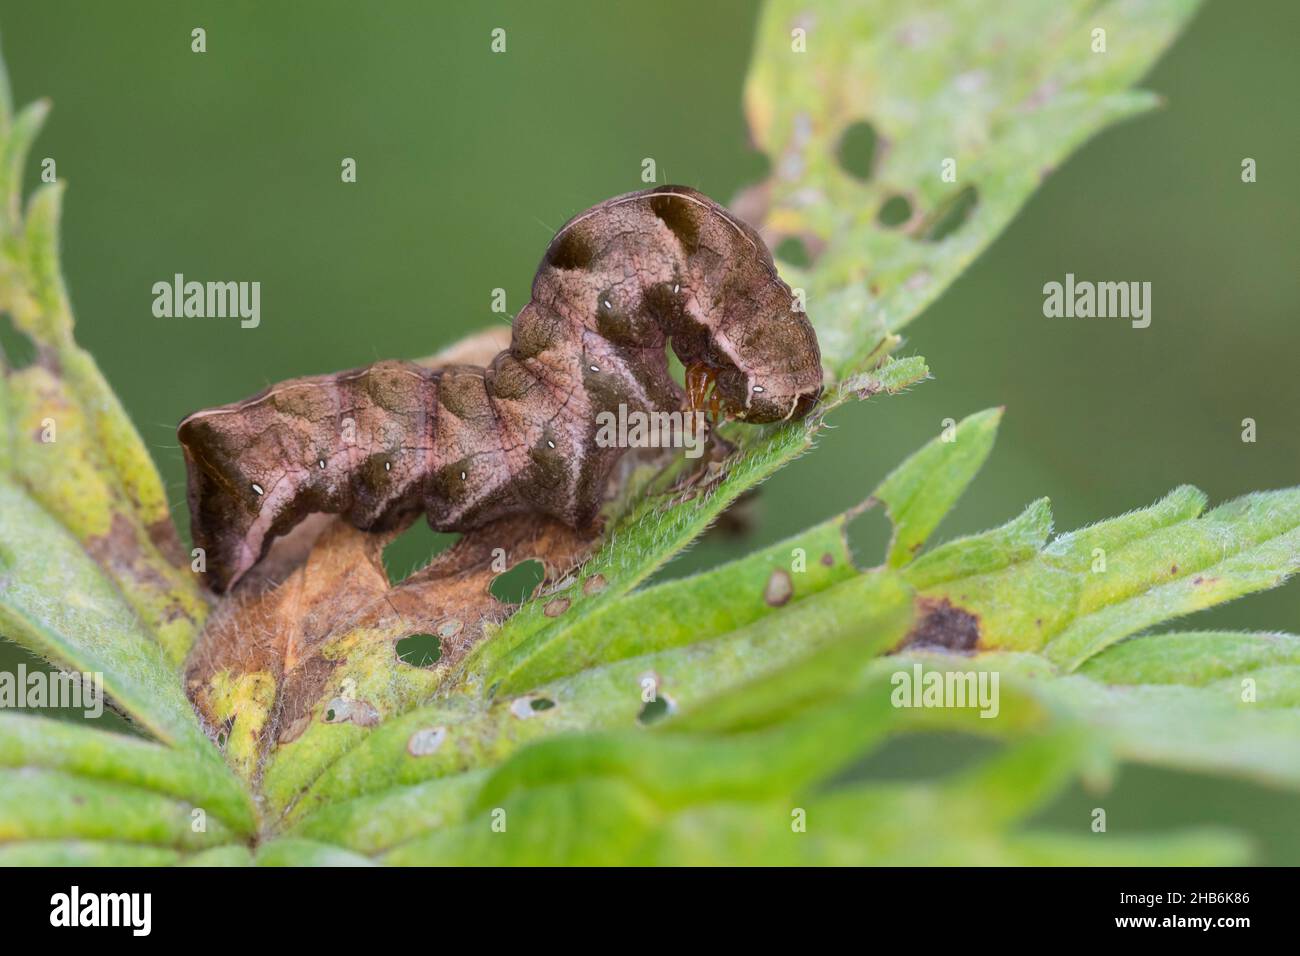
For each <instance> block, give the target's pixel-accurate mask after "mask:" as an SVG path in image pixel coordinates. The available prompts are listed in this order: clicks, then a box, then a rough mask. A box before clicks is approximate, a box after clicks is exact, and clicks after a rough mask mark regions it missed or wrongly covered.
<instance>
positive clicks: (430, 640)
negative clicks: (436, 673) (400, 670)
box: [397, 634, 442, 667]
mask: <svg viewBox="0 0 1300 956" xmlns="http://www.w3.org/2000/svg"><path fill="white" fill-rule="evenodd" d="M397 657H398V660H400V661H401V662H402V663H403V664H410V665H411V666H412V667H429V666H431V665H433V664H436V663H438V661H439V660H441V659H442V641H440V640H438V635H437V634H412V635H411V636H410V637H404V638H402V639H401V640H400V641H398V642H397Z"/></svg>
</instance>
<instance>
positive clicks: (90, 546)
mask: <svg viewBox="0 0 1300 956" xmlns="http://www.w3.org/2000/svg"><path fill="white" fill-rule="evenodd" d="M45 109H46V106H45V105H44V104H38V105H37V106H35V107H31V108H29V109H28V110H26V111H24V112H23V113H21V114H20V115H19V117H18V118H17V119H16V120H15V121H14V123H13V124H12V126H10V127H8V129H7V130H5V131H4V132H3V133H2V134H0V154H2V155H3V157H4V162H3V163H0V170H3V171H4V172H0V176H5V177H7V178H6V179H5V180H4V181H3V182H0V190H3V197H4V201H5V204H6V208H7V210H8V212H7V214H6V219H5V220H4V221H3V222H0V238H2V239H3V241H0V308H3V309H4V310H5V311H6V312H8V313H9V315H10V316H11V317H12V318H13V321H14V325H15V326H16V327H17V328H18V330H19V331H21V332H24V333H26V334H27V335H28V337H30V338H31V339H32V341H33V343H34V344H35V345H36V348H37V358H36V361H35V362H33V364H31V365H30V366H28V367H26V368H22V369H10V368H8V367H6V366H5V365H4V363H3V361H2V359H0V373H2V374H3V379H2V380H0V483H3V488H4V491H3V494H4V496H5V499H6V505H5V513H6V517H7V518H8V519H10V520H6V521H5V522H4V524H3V525H0V555H5V556H6V560H8V562H9V563H10V564H14V563H17V564H18V565H19V566H24V567H25V566H26V565H27V564H28V563H29V558H30V560H31V562H36V561H39V560H40V556H39V555H36V554H35V553H34V552H33V551H32V548H33V547H34V546H35V545H34V541H38V540H39V539H40V536H41V535H43V534H47V533H49V529H50V525H51V524H52V523H53V522H57V523H58V524H61V525H62V526H63V528H66V529H67V532H69V533H70V534H71V535H72V536H73V538H74V539H75V540H76V542H77V544H78V545H79V548H80V550H81V552H82V553H81V554H80V555H78V556H76V558H75V562H74V564H75V567H74V568H69V569H68V573H67V574H65V575H63V577H64V578H65V579H71V580H70V581H68V582H60V581H57V580H46V581H44V583H43V586H44V587H45V588H46V589H47V590H46V593H47V594H50V595H54V594H59V593H60V592H59V591H57V590H55V588H56V587H57V586H58V585H59V584H60V583H72V584H73V586H74V588H76V589H77V590H80V589H81V588H80V587H79V585H78V583H79V582H84V581H87V580H89V578H90V577H91V576H92V572H91V570H90V568H92V567H94V566H95V565H98V566H99V568H100V569H102V571H103V573H104V574H105V575H106V576H107V577H108V579H109V580H110V581H111V583H112V585H113V587H114V589H115V591H117V592H118V594H117V596H116V597H115V599H114V601H113V604H114V605H120V604H121V603H122V599H123V598H125V602H126V605H127V607H128V608H129V610H130V611H131V612H132V613H133V614H134V616H136V617H137V618H138V622H137V623H134V624H133V625H132V629H133V630H135V631H137V633H138V634H139V635H140V639H145V640H148V641H151V642H154V643H156V644H157V645H158V646H159V647H160V648H161V650H162V653H163V657H164V659H165V661H166V663H167V664H168V666H169V668H170V669H172V673H173V674H174V672H175V668H177V667H178V666H179V664H180V662H181V661H182V660H183V658H184V656H185V654H186V652H187V651H188V649H189V647H190V644H191V643H192V642H193V640H194V637H195V635H196V634H197V632H198V628H199V626H200V625H201V623H202V621H203V619H204V618H205V616H206V614H207V604H206V602H205V600H204V598H203V597H202V596H201V593H200V591H199V587H198V583H197V579H196V575H194V574H193V573H191V572H190V570H189V568H188V566H187V564H186V563H185V562H184V559H183V557H182V554H181V548H180V540H179V538H178V537H177V535H176V531H175V528H174V527H173V526H172V523H171V515H170V511H169V509H168V505H167V497H166V493H165V490H164V488H163V486H162V481H161V480H160V478H159V476H158V472H157V469H156V468H155V467H154V464H153V461H152V460H151V459H150V457H149V455H148V452H147V451H146V449H145V446H144V443H143V441H142V440H141V439H140V436H139V434H138V433H137V432H136V430H135V428H134V427H133V426H132V425H131V422H130V421H129V419H128V418H127V417H126V413H125V411H124V410H123V409H122V407H121V404H120V402H119V401H118V400H117V397H116V396H115V395H114V394H113V391H112V389H110V388H109V386H108V384H107V383H106V382H105V381H104V379H103V376H102V375H101V374H100V373H99V369H98V368H97V367H96V365H95V362H94V360H93V359H91V358H90V356H89V355H87V354H86V353H85V352H84V351H82V350H81V349H80V348H79V347H78V346H77V344H76V342H75V341H74V339H73V335H72V324H73V323H72V310H71V306H70V304H69V301H68V295H67V291H66V289H65V288H64V284H63V277H62V271H61V268H60V265H59V215H60V202H61V197H62V193H63V187H62V184H50V185H46V186H42V187H41V188H40V189H38V190H37V191H36V193H35V195H34V196H33V197H32V199H31V201H30V203H29V204H28V206H27V213H26V216H25V218H19V209H20V208H21V197H20V195H19V192H18V190H19V186H20V184H21V178H22V176H21V164H22V161H23V158H24V157H25V156H26V153H27V150H28V148H29V146H30V141H31V139H32V138H33V137H34V136H35V134H36V132H37V130H38V129H39V126H40V121H41V119H42V118H43V116H44V113H45ZM19 499H23V500H22V502H20V501H19ZM60 552H61V554H63V555H65V556H67V557H69V559H70V560H71V559H72V556H71V555H70V554H69V553H68V551H67V549H66V548H60ZM18 555H21V556H22V559H23V560H22V561H16V556H18ZM27 583H30V577H29V578H28V580H27V581H24V582H20V583H18V584H15V583H13V582H11V581H5V582H0V608H3V610H2V611H0V615H2V616H0V622H3V624H4V626H5V627H6V633H5V636H7V637H10V638H12V639H14V640H17V641H19V642H21V643H25V644H26V645H27V646H29V647H31V648H32V649H33V650H35V651H36V652H37V653H42V654H50V653H51V651H52V649H54V648H55V647H56V646H57V647H58V648H60V649H65V648H74V649H75V648H76V646H77V645H79V644H81V643H82V642H89V643H95V642H97V641H98V638H97V637H96V635H94V634H93V633H86V632H82V631H77V630H72V631H63V632H58V627H66V626H68V625H70V624H73V623H74V622H72V621H71V620H70V619H69V618H68V617H67V616H64V617H63V619H62V620H60V621H59V622H58V625H57V627H56V624H55V622H54V621H53V620H45V619H42V618H41V617H40V616H39V614H40V613H41V612H40V611H39V609H34V608H33V606H32V602H31V601H30V600H29V601H28V602H27V604H26V605H25V606H15V604H14V601H15V595H17V596H18V599H21V598H23V597H24V596H25V594H26V590H25V588H26V584H27ZM74 593H75V591H74ZM33 613H36V614H37V616H36V617H35V618H31V615H32V614H33ZM106 613H107V612H106ZM89 621H90V623H92V624H93V618H90V619H89ZM132 642H133V643H135V640H134V639H133V641H132ZM55 660H56V661H58V662H60V663H69V660H68V658H64V657H56V658H55ZM173 682H174V681H173Z"/></svg>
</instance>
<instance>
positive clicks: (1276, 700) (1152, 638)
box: [1079, 631, 1300, 706]
mask: <svg viewBox="0 0 1300 956" xmlns="http://www.w3.org/2000/svg"><path fill="white" fill-rule="evenodd" d="M1261 672H1262V673H1267V674H1270V675H1278V676H1283V675H1285V676H1287V677H1289V678H1290V680H1289V682H1288V683H1287V684H1283V685H1280V686H1273V687H1271V688H1270V689H1269V693H1267V694H1262V695H1261V697H1260V700H1259V702H1260V703H1261V704H1263V705H1265V706H1275V705H1277V704H1280V703H1283V702H1286V706H1300V701H1297V700H1295V699H1294V698H1293V697H1292V694H1293V692H1294V690H1295V688H1296V687H1297V686H1300V637H1296V636H1294V635H1292V634H1242V633H1237V632H1233V631H1199V632H1190V633H1175V634H1150V635H1146V636H1144V637H1140V638H1136V639H1132V640H1127V641H1123V642H1122V643H1120V644H1116V645H1115V646H1114V647H1111V648H1108V649H1107V650H1106V651H1105V652H1104V653H1101V654H1098V655H1097V656H1096V657H1093V658H1091V659H1090V660H1088V661H1087V662H1086V663H1084V664H1083V666H1082V667H1080V668H1079V673H1080V674H1082V675H1084V676H1085V677H1090V678H1092V679H1093V680H1097V681H1100V682H1102V683H1104V684H1184V685H1186V686H1188V687H1208V686H1214V685H1219V684H1223V683H1224V682H1227V681H1233V682H1235V683H1239V680H1237V679H1239V678H1241V677H1243V676H1251V675H1255V674H1259V673H1261ZM1279 692H1280V693H1279Z"/></svg>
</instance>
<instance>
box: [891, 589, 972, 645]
mask: <svg viewBox="0 0 1300 956" xmlns="http://www.w3.org/2000/svg"><path fill="white" fill-rule="evenodd" d="M916 610H917V622H916V624H915V625H914V626H913V627H912V630H911V631H909V632H908V634H907V636H906V637H905V638H903V640H902V642H901V643H900V644H899V645H898V647H899V649H901V648H904V647H939V648H943V649H944V650H949V651H963V652H968V651H973V650H975V649H976V647H977V646H978V645H979V639H980V620H979V618H978V617H977V616H976V615H974V614H972V613H971V612H970V611H968V610H966V609H965V608H963V607H958V606H957V605H955V604H953V603H952V602H950V601H949V600H948V599H947V598H941V599H937V600H936V599H935V598H925V597H923V598H917V601H916Z"/></svg>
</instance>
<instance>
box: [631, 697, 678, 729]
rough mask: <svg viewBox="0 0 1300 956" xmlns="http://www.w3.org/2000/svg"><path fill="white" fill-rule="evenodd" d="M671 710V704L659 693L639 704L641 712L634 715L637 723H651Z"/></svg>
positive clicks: (660, 718)
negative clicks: (652, 698)
mask: <svg viewBox="0 0 1300 956" xmlns="http://www.w3.org/2000/svg"><path fill="white" fill-rule="evenodd" d="M671 712H672V705H671V703H670V702H669V700H668V698H667V697H666V696H664V695H663V694H660V695H659V696H658V697H656V698H655V699H654V700H648V701H646V702H645V703H644V704H643V705H642V706H641V713H639V714H637V715H636V719H637V723H640V724H653V723H654V722H655V721H658V720H663V719H664V718H665V717H667V716H668V715H669V714H670V713H671Z"/></svg>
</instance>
